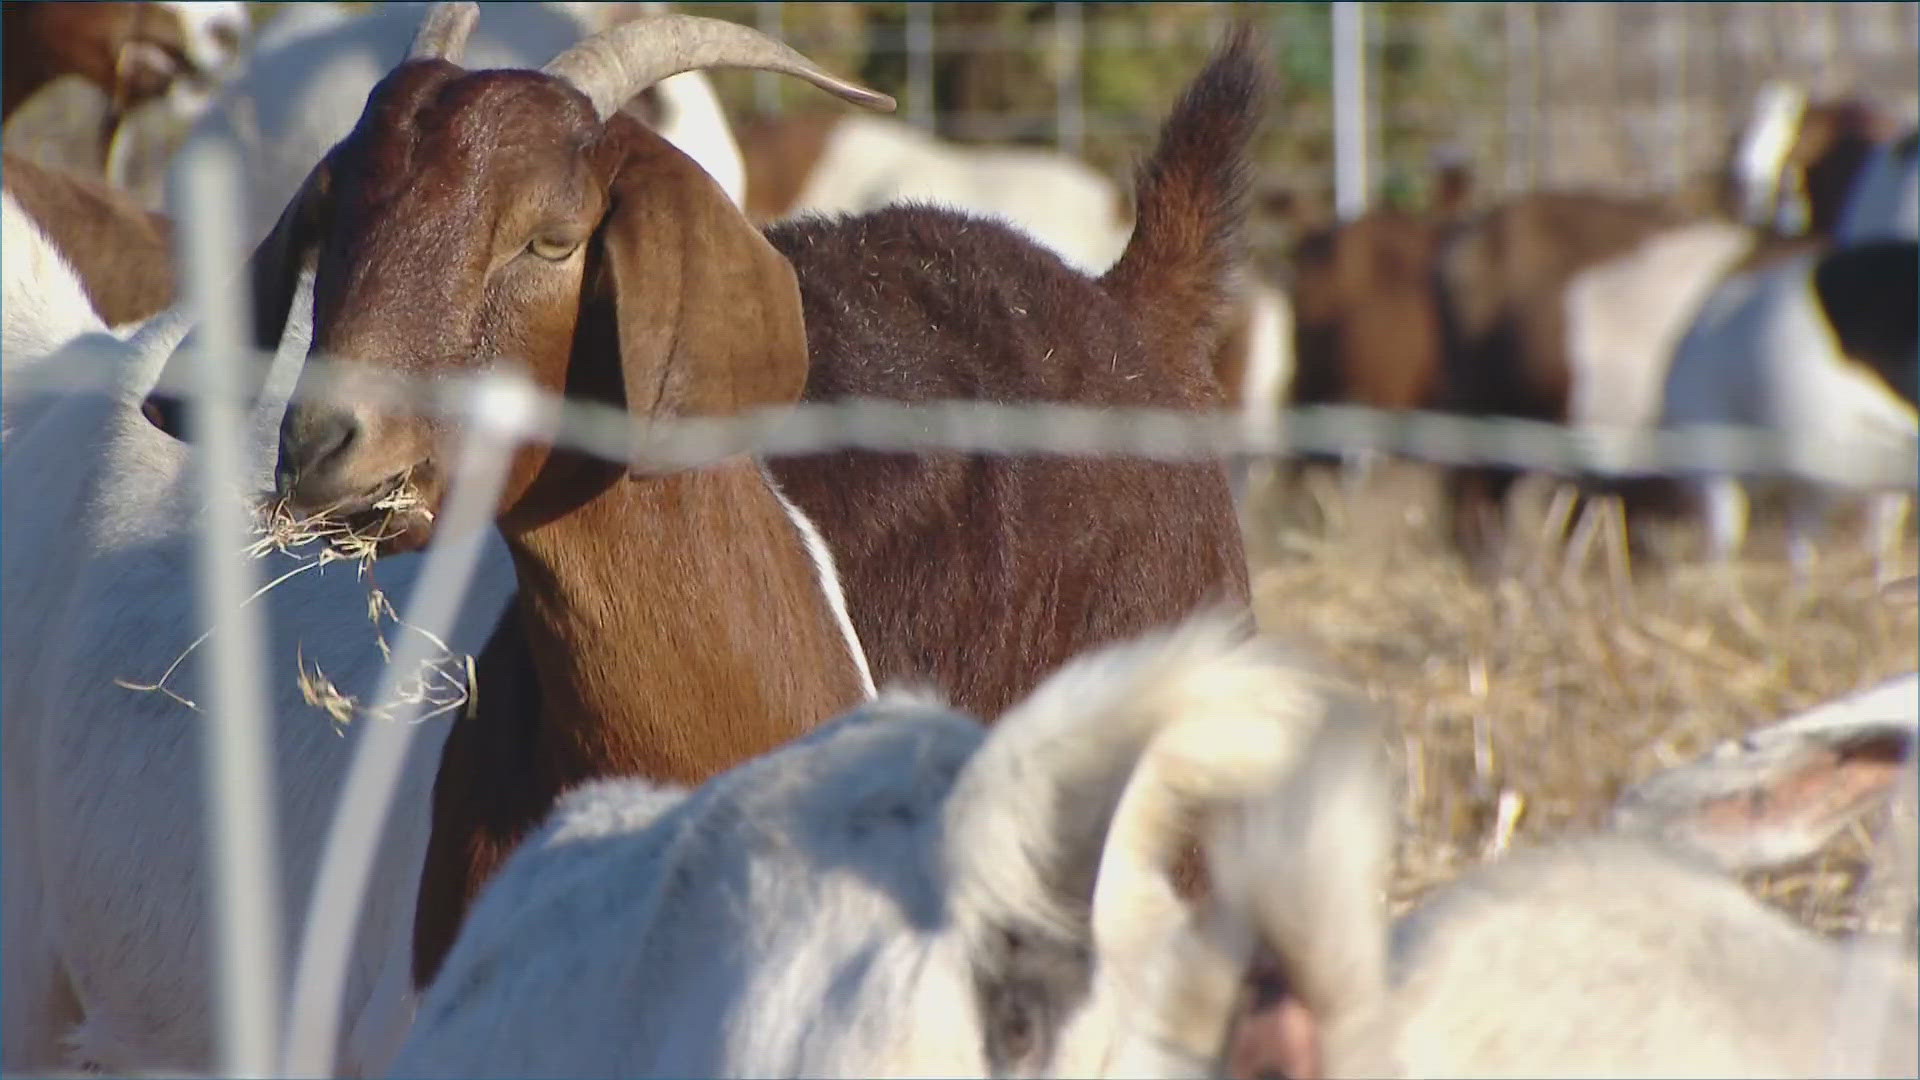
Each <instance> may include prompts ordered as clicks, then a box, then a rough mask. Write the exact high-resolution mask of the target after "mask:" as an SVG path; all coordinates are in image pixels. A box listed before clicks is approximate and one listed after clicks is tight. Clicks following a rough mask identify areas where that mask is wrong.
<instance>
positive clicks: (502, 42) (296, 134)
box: [196, 3, 746, 242]
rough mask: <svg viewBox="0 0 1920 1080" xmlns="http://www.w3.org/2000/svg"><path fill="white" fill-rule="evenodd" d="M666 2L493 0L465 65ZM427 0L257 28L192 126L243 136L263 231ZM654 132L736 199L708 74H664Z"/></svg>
mask: <svg viewBox="0 0 1920 1080" xmlns="http://www.w3.org/2000/svg"><path fill="white" fill-rule="evenodd" d="M663 6H664V5H661V4H592V3H581V4H567V3H550V4H534V3H522V4H491V5H488V8H487V17H486V18H485V19H482V20H480V22H479V24H478V26H477V27H476V28H475V29H474V31H473V35H472V37H471V38H470V39H469V41H468V43H467V52H466V59H465V63H466V66H467V67H468V68H470V69H474V70H478V69H481V68H538V67H539V66H540V65H541V64H544V63H545V62H547V61H548V60H550V59H552V58H553V57H554V56H555V55H557V54H558V53H560V52H561V51H562V50H564V49H566V48H567V47H568V46H570V45H572V44H574V43H575V42H577V41H578V40H580V39H581V38H582V37H584V36H586V35H587V34H589V33H591V32H593V31H595V30H598V29H600V28H602V27H604V26H606V25H610V24H612V23H615V22H620V21H624V20H625V19H627V18H630V17H633V16H634V15H636V14H640V13H643V12H647V11H653V10H657V9H659V8H661V7H663ZM421 8H422V5H420V4H413V3H393V4H381V5H378V6H377V7H376V8H375V9H374V10H372V11H368V12H365V13H359V12H352V11H348V10H346V9H344V8H341V7H338V6H336V5H333V4H289V5H286V8H285V9H284V12H283V14H281V15H280V16H278V17H277V18H276V19H275V20H274V21H273V22H271V23H269V24H267V25H266V26H265V27H264V28H263V29H262V30H261V32H260V35H259V43H258V47H257V48H256V50H255V51H254V53H253V55H252V57H251V59H250V60H249V61H248V64H247V68H246V70H245V71H244V72H242V73H241V74H240V75H239V76H238V77H237V78H235V79H234V80H232V81H231V82H230V83H228V85H227V87H226V88H225V90H223V91H222V93H221V95H220V97H219V99H218V100H217V101H216V102H215V103H214V106H213V108H212V109H211V110H209V112H208V114H207V115H206V116H204V117H202V118H201V119H200V121H199V123H198V124H197V125H196V130H197V131H199V132H202V133H205V132H219V133H222V134H226V135H229V136H231V137H233V138H235V139H237V140H238V141H239V143H240V145H241V146H242V147H243V148H245V150H246V153H247V155H248V174H247V175H248V182H249V185H250V203H249V205H250V206H251V207H252V214H253V220H252V222H251V224H250V229H249V231H248V232H246V233H245V236H246V238H247V240H248V241H249V242H252V241H255V240H258V239H259V238H260V237H262V236H265V235H266V233H267V231H268V230H269V229H271V228H272V226H273V223H274V221H275V220H277V219H278V217H279V215H280V211H281V209H282V208H284V207H285V206H286V205H287V202H288V200H290V199H291V198H292V197H293V194H294V192H295V191H297V190H298V189H299V187H300V184H301V182H302V181H304V180H305V179H306V178H307V173H308V172H309V171H310V170H311V169H312V168H313V166H314V164H315V163H317V162H318V161H319V160H320V159H321V158H322V157H323V156H325V155H326V152H327V151H328V150H330V149H332V148H333V144H334V143H336V142H339V141H340V140H341V139H342V138H344V137H345V136H346V135H347V133H348V132H349V131H352V130H353V127H354V125H355V124H356V123H358V122H359V120H360V113H361V111H362V110H363V109H364V108H365V107H366V103H367V96H368V94H369V93H371V92H372V90H373V87H374V85H375V84H376V83H378V82H379V81H380V80H381V79H382V78H384V77H385V76H386V74H387V73H388V72H389V71H392V70H393V68H394V66H395V65H397V64H398V63H399V62H400V60H401V58H402V57H404V56H405V55H406V51H407V44H408V42H409V41H411V40H412V37H413V32H414V30H415V29H416V28H418V27H419V25H420V15H421ZM657 90H658V93H659V101H660V103H661V105H662V106H663V113H664V116H663V118H662V120H661V122H660V123H659V125H658V127H657V128H656V130H658V131H659V133H660V134H661V136H662V137H664V138H666V139H667V140H668V141H669V142H672V143H673V144H674V145H676V146H678V147H679V148H680V149H681V150H683V151H684V152H686V154H687V155H688V156H689V157H691V158H693V160H694V161H695V162H697V163H698V164H699V165H700V167H701V168H703V169H705V170H706V171H707V172H708V173H709V174H710V175H711V176H712V177H713V178H714V179H715V180H716V181H717V182H718V183H719V184H720V186H721V188H722V189H724V190H725V191H726V193H727V195H728V196H729V197H730V198H732V199H733V201H734V203H735V204H736V205H739V204H741V202H742V201H743V199H744V197H745V186H746V179H745V177H746V166H745V165H744V163H743V162H742V159H741V157H740V148H739V145H738V144H737V143H735V141H734V137H733V131H732V128H731V127H730V126H728V124H727V121H726V117H725V116H724V115H723V114H722V113H721V111H720V105H719V99H718V98H717V97H716V96H715V95H714V92H713V86H712V84H711V83H710V82H708V80H707V76H706V75H705V74H704V73H702V72H698V71H692V72H687V73H684V74H681V75H676V76H674V77H672V78H670V79H665V80H663V81H661V82H660V83H659V84H658V86H657Z"/></svg>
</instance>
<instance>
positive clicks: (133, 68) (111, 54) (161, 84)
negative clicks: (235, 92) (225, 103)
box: [0, 0, 247, 140]
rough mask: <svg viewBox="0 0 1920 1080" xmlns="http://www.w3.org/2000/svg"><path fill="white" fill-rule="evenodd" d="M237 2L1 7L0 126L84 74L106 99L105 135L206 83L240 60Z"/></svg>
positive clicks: (241, 23)
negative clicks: (42, 93) (65, 79)
mask: <svg viewBox="0 0 1920 1080" xmlns="http://www.w3.org/2000/svg"><path fill="white" fill-rule="evenodd" d="M246 33H247V12H246V6H245V5H244V4H239V3H229V2H220V3H172V2H152V3H122V2H117V0H116V2H103V3H62V2H54V0H48V2H44V3H21V4H7V5H5V6H4V7H0V119H4V118H6V117H11V116H12V115H13V112H14V110H15V109H17V108H19V107H20V106H21V105H23V104H25V103H26V101H27V99H28V98H30V97H32V96H33V95H34V94H35V93H36V92H38V91H39V90H40V88H41V87H44V86H45V85H47V84H48V83H50V82H52V81H53V80H55V79H57V78H60V77H61V76H63V75H78V76H80V77H81V78H83V79H85V80H86V81H87V82H90V83H92V84H93V85H94V86H96V87H98V88H99V89H100V91H101V92H102V93H104V94H105V95H106V96H107V102H108V115H107V124H108V129H107V131H105V132H103V133H102V137H103V140H104V139H105V138H108V137H110V136H111V134H112V128H113V127H114V126H115V125H117V124H118V123H119V120H120V118H122V117H124V116H125V115H126V114H127V113H128V112H129V111H131V110H132V109H134V108H136V107H137V106H139V105H141V104H142V103H144V102H147V101H150V100H152V99H154V98H157V97H161V96H163V95H166V94H168V93H169V92H171V91H172V90H173V89H174V88H175V87H176V86H177V85H181V84H191V83H205V82H208V81H209V80H210V79H211V78H212V77H213V76H214V75H215V74H216V73H217V72H218V71H219V70H220V69H222V68H224V67H225V66H226V65H227V64H229V63H231V62H232V61H233V60H234V59H235V58H236V57H237V56H238V55H239V53H240V47H241V42H242V40H243V39H244V38H245V36H246Z"/></svg>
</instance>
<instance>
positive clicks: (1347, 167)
mask: <svg viewBox="0 0 1920 1080" xmlns="http://www.w3.org/2000/svg"><path fill="white" fill-rule="evenodd" d="M1365 19H1366V5H1365V4H1363V3H1360V2H1359V0H1336V3H1335V4H1334V5H1333V198H1334V211H1335V212H1336V213H1337V214H1339V215H1340V219H1341V220H1342V221H1351V220H1353V219H1354V218H1357V217H1359V216H1360V215H1361V214H1364V213H1366V210H1367V194H1368V192H1367V187H1368V184H1367V138H1368V125H1367V76H1366V68H1367V37H1366V23H1365Z"/></svg>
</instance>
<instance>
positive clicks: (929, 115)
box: [907, 3, 934, 132]
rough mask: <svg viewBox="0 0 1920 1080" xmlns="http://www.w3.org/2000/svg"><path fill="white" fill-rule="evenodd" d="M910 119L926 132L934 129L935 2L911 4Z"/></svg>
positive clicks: (909, 7)
mask: <svg viewBox="0 0 1920 1080" xmlns="http://www.w3.org/2000/svg"><path fill="white" fill-rule="evenodd" d="M907 120H908V122H910V123H911V124H913V126H914V127H917V128H919V129H920V130H922V131H927V132H931V131H933V130H934V115H933V5H932V4H929V3H910V4H908V5H907Z"/></svg>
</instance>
